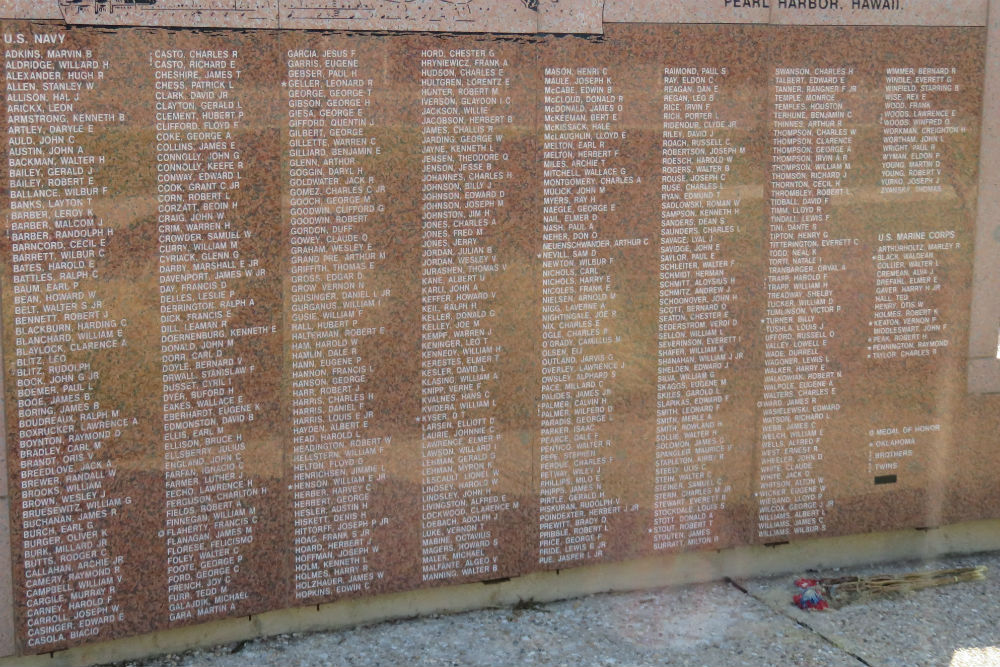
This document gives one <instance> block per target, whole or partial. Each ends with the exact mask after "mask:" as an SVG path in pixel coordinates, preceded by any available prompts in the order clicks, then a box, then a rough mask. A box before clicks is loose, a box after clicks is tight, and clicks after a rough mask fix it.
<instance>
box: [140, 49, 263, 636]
mask: <svg viewBox="0 0 1000 667" xmlns="http://www.w3.org/2000/svg"><path fill="white" fill-rule="evenodd" d="M239 58H240V56H239V54H238V53H237V52H236V51H233V50H211V51H203V50H190V51H181V50H155V51H151V52H150V53H149V59H150V64H151V66H152V68H153V72H154V75H155V80H156V82H157V85H156V91H157V92H156V100H157V101H156V112H155V113H156V115H155V122H156V128H155V129H156V139H157V144H156V146H157V154H156V158H157V163H156V174H157V176H156V180H157V185H156V189H157V200H158V206H157V211H158V215H157V234H158V241H159V246H158V247H159V293H160V322H161V325H160V340H161V353H162V360H163V422H164V423H163V439H164V442H163V447H164V453H165V463H164V468H165V473H164V474H165V477H166V527H165V530H164V532H163V534H164V536H165V538H166V545H167V591H168V597H169V619H170V620H171V621H177V620H185V619H197V618H201V617H204V616H209V615H217V614H221V613H230V612H232V611H234V610H235V609H236V605H237V604H238V603H241V602H242V601H244V600H247V599H248V597H249V592H248V591H246V590H239V589H238V588H236V587H235V586H234V585H233V583H232V581H233V579H234V577H236V575H237V574H238V573H239V571H240V567H241V565H240V564H241V563H242V561H243V558H244V555H243V552H244V551H245V550H246V549H247V548H248V547H249V545H250V544H251V543H252V542H253V540H254V532H255V524H256V522H257V507H256V506H255V499H256V498H259V497H260V496H262V495H264V494H266V493H267V489H266V488H265V487H260V486H255V485H254V480H253V479H252V478H250V477H249V476H247V474H246V473H245V470H244V468H245V464H246V461H245V458H244V452H245V450H246V442H245V440H244V437H245V432H246V429H247V428H248V427H249V426H250V425H251V424H252V422H253V421H254V420H255V419H256V418H257V417H258V416H259V414H260V407H259V406H258V405H256V404H255V403H253V402H249V401H247V400H246V399H245V397H244V391H245V389H244V388H245V387H248V386H250V384H251V383H253V382H254V379H255V378H254V376H255V372H259V369H257V368H256V367H255V365H254V364H252V363H250V362H248V361H247V360H245V359H244V357H242V356H241V355H239V354H238V353H237V352H236V351H235V350H236V346H235V343H236V341H237V339H242V338H250V339H252V338H254V337H258V336H264V335H270V334H274V333H275V332H276V329H277V327H276V325H273V324H270V323H265V324H262V325H251V326H242V325H237V324H236V323H235V322H236V321H239V320H241V319H242V318H244V317H246V315H247V314H248V313H252V312H253V309H254V306H255V305H256V302H255V299H254V298H253V297H252V296H250V295H249V289H248V283H249V282H250V281H251V280H253V279H261V278H263V277H264V275H265V273H266V270H265V269H264V268H263V267H261V266H260V262H259V260H258V259H256V258H253V257H250V256H248V255H247V254H246V251H245V249H244V246H245V245H246V244H247V243H248V242H249V241H250V239H251V236H252V231H251V230H250V229H246V228H244V227H243V226H241V220H240V218H241V210H240V198H241V197H240V179H241V177H242V170H243V169H244V167H245V163H244V161H243V157H242V150H243V149H242V147H241V146H240V145H239V142H238V141H237V140H236V138H235V136H234V135H235V133H237V132H238V131H239V129H240V125H241V123H242V122H243V116H244V112H243V110H242V105H241V103H240V101H239V100H238V99H237V98H236V97H235V95H234V91H235V84H237V83H238V82H239V79H240V69H239Z"/></svg>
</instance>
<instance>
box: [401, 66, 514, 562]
mask: <svg viewBox="0 0 1000 667" xmlns="http://www.w3.org/2000/svg"><path fill="white" fill-rule="evenodd" d="M507 67H508V63H507V62H506V60H504V59H502V58H499V57H497V55H496V53H495V52H494V51H493V50H485V49H449V50H448V51H447V52H446V51H445V50H443V49H426V50H424V51H423V52H422V53H421V61H420V73H421V88H420V95H421V111H422V120H421V133H422V142H423V179H422V182H423V186H422V196H421V202H422V204H421V224H422V230H423V231H422V265H421V279H420V281H421V282H420V293H421V346H420V384H421V391H420V397H421V408H420V417H419V421H420V425H421V433H422V438H421V457H422V458H421V460H422V469H423V499H422V522H421V568H422V578H423V580H424V581H431V580H437V579H450V578H456V577H466V576H481V575H485V574H489V573H492V572H496V571H497V570H498V555H497V554H498V553H499V552H500V551H499V546H500V545H499V544H498V540H497V537H496V530H495V525H496V522H497V521H498V520H499V519H500V516H501V513H503V512H507V511H509V510H511V509H515V508H516V504H515V503H516V501H512V500H509V499H508V498H507V496H506V494H502V493H500V492H499V491H498V489H497V487H498V485H499V482H500V468H499V467H498V465H497V460H496V456H497V450H498V447H499V445H500V442H501V439H502V437H503V435H502V434H501V433H498V432H497V428H496V417H495V415H494V408H495V407H496V400H495V398H493V396H494V395H495V393H496V390H497V386H498V382H497V381H498V375H497V371H498V369H499V361H500V356H501V354H503V348H502V347H501V345H499V344H498V343H496V342H495V334H494V329H495V327H496V326H497V325H498V318H497V313H496V311H495V309H494V308H493V307H492V304H494V303H495V302H496V298H497V294H496V292H495V291H493V290H494V289H495V288H491V286H492V285H495V284H496V279H497V276H498V274H499V272H500V271H502V270H503V268H504V267H503V266H502V265H501V263H500V261H499V259H498V257H497V248H496V247H495V246H493V245H490V244H489V243H488V242H486V241H484V234H487V233H488V232H491V231H493V230H491V227H493V226H495V225H496V224H497V216H498V214H499V210H500V209H501V208H503V206H504V205H505V198H506V191H505V190H504V188H505V187H507V186H508V184H509V182H510V179H511V176H512V174H511V172H510V171H508V165H507V164H506V163H507V160H508V158H507V155H506V154H505V153H504V133H505V132H506V131H507V130H508V129H509V128H510V127H511V126H512V124H513V120H514V119H513V115H512V111H513V109H512V104H511V97H510V90H509V88H510V79H509V77H508V75H507V72H506V68H507Z"/></svg>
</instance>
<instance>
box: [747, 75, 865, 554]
mask: <svg viewBox="0 0 1000 667" xmlns="http://www.w3.org/2000/svg"><path fill="white" fill-rule="evenodd" d="M852 75H853V70H849V69H847V68H820V67H817V68H785V67H779V68H776V69H775V73H774V84H775V99H774V106H773V112H772V127H773V137H772V141H773V154H772V176H771V209H770V224H769V234H768V275H767V311H766V317H765V319H764V328H765V338H764V395H763V400H762V401H761V402H760V403H758V407H759V408H760V409H761V411H762V428H761V447H762V451H761V455H760V464H759V465H760V468H759V470H758V484H757V491H756V496H757V499H758V514H757V535H758V537H760V538H765V539H767V538H779V537H784V536H788V535H799V534H808V533H816V532H822V531H823V530H825V522H824V517H825V513H826V509H827V502H826V500H825V495H824V492H825V484H824V478H823V477H822V476H820V475H819V470H818V468H817V464H818V463H819V461H821V460H822V459H823V451H822V449H821V447H820V445H821V444H822V437H823V429H824V421H825V420H826V419H828V418H830V416H831V415H832V414H835V413H836V412H837V411H838V410H840V404H839V403H838V402H837V398H836V393H837V386H836V385H837V383H836V380H837V378H838V377H840V371H837V370H833V369H831V368H830V359H829V357H828V355H827V350H826V349H825V348H826V347H827V345H828V343H829V342H830V341H831V339H832V338H833V337H834V336H836V332H835V330H834V329H833V328H832V327H831V323H833V321H834V316H835V314H836V313H837V312H838V311H839V310H840V306H837V305H836V304H835V303H834V297H833V291H832V290H831V289H830V280H831V277H832V276H833V275H834V274H835V273H837V272H839V271H843V270H845V268H846V267H845V265H843V264H841V263H839V262H836V261H833V260H832V259H831V256H830V253H831V252H832V249H835V248H839V247H846V246H853V245H855V244H856V243H857V241H856V240H854V239H850V238H831V236H830V233H829V231H828V230H829V227H830V213H829V209H830V200H831V198H832V197H835V196H839V195H845V194H847V189H846V188H845V187H844V185H843V181H844V178H845V176H846V175H847V173H848V171H849V170H850V169H851V162H850V158H851V152H852V149H853V136H854V132H855V131H854V130H853V129H851V128H849V127H848V126H847V124H848V119H849V118H850V117H851V112H850V111H849V110H848V108H847V105H846V102H845V97H846V95H848V94H849V93H853V92H854V90H855V87H854V85H853V84H852V83H851V82H852Z"/></svg>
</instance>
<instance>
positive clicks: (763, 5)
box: [604, 0, 774, 23]
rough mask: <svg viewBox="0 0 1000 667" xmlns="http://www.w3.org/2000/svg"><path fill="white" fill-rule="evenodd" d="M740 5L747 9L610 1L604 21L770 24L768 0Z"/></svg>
mask: <svg viewBox="0 0 1000 667" xmlns="http://www.w3.org/2000/svg"><path fill="white" fill-rule="evenodd" d="M773 1H774V0H771V2H773ZM736 4H742V5H744V6H738V7H734V6H733V5H734V3H733V2H732V0H728V1H727V0H606V2H605V5H604V20H605V21H606V22H608V23H768V22H769V21H770V20H771V10H770V8H769V6H768V5H769V2H768V1H767V0H757V1H756V2H754V1H748V2H744V3H736ZM754 5H759V6H754Z"/></svg>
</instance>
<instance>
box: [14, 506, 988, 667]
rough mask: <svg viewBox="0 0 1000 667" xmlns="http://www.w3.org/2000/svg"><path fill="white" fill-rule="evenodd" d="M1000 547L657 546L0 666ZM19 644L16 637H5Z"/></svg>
mask: <svg viewBox="0 0 1000 667" xmlns="http://www.w3.org/2000/svg"><path fill="white" fill-rule="evenodd" d="M995 550H1000V519H992V520H983V521H973V522H967V523H960V524H954V525H951V526H945V527H941V528H933V529H908V530H900V531H893V532H886V533H870V534H867V535H851V536H846V537H832V538H822V539H816V540H809V541H804V542H795V543H789V544H780V545H776V546H749V547H738V548H734V549H726V550H722V551H716V552H696V553H680V554H673V555H663V556H653V557H648V558H644V559H640V560H633V561H628V562H622V563H614V564H606V565H594V566H588V567H580V568H575V569H572V570H556V571H549V572H538V573H534V574H529V575H525V576H521V577H515V578H512V579H510V580H507V581H503V582H496V583H493V582H491V583H488V584H483V583H476V584H464V585H459V586H451V587H443V588H435V589H430V590H419V591H410V592H406V593H396V594H389V595H381V596H376V597H372V598H363V599H354V600H345V601H341V602H335V603H331V604H325V605H317V606H313V607H305V608H297V609H285V610H278V611H271V612H266V613H263V614H259V615H255V616H246V617H240V618H236V619H228V620H224V621H215V622H211V623H203V624H200V625H193V626H186V627H183V628H176V629H172V630H165V631H159V632H153V633H149V634H145V635H140V636H136V637H129V638H127V639H120V640H115V641H109V642H101V643H95V644H90V645H87V646H82V647H77V648H73V649H68V650H64V651H56V652H54V653H44V654H41V655H35V656H9V657H0V667H14V666H15V665H16V666H17V667H34V666H36V665H37V666H41V665H45V666H46V667H76V666H81V667H82V666H84V665H93V664H98V663H108V662H118V661H124V660H133V659H138V658H143V657H148V656H153V655H158V654H164V653H179V652H183V651H188V650H192V649H197V648H205V647H210V646H215V645H218V644H226V643H230V642H238V641H243V640H248V639H254V638H257V637H267V636H272V635H278V634H282V633H288V632H312V631H319V630H333V629H338V628H345V627H351V626H356V625H360V624H366V623H374V622H379V621H387V620H391V619H397V618H403V617H413V616H419V615H429V614H434V613H442V612H460V611H467V610H473V609H479V608H484V607H488V606H498V605H500V606H502V605H513V604H516V603H517V602H519V601H522V600H527V599H532V600H534V601H536V602H550V601H553V600H559V599H566V598H572V597H578V596H583V595H590V594H594V593H603V592H610V591H628V590H640V589H649V588H658V587H663V586H672V585H683V584H692V583H699V582H705V581H713V580H718V579H722V578H725V577H752V576H768V575H777V574H786V573H793V572H796V571H800V570H803V569H807V568H823V567H844V566H851V565H857V564H870V563H877V562H884V561H891V560H901V559H920V558H932V557H937V556H941V555H945V554H970V553H977V552H984V551H995ZM0 648H2V649H5V650H6V651H8V652H9V651H10V650H11V649H10V647H0Z"/></svg>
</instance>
